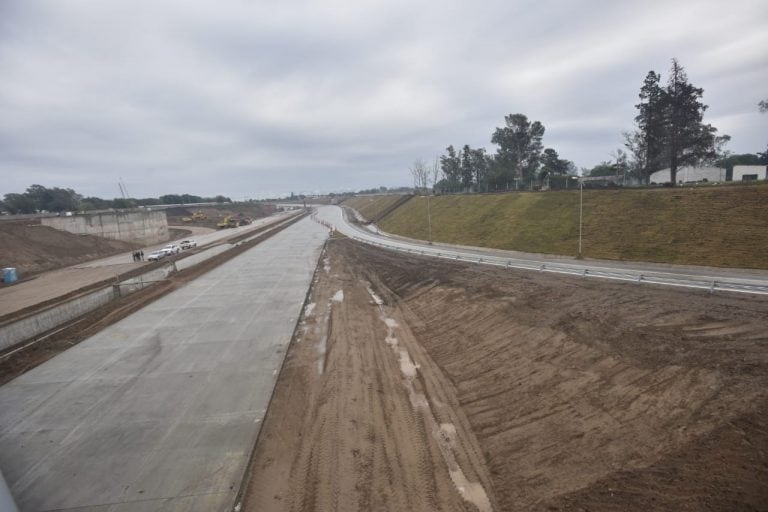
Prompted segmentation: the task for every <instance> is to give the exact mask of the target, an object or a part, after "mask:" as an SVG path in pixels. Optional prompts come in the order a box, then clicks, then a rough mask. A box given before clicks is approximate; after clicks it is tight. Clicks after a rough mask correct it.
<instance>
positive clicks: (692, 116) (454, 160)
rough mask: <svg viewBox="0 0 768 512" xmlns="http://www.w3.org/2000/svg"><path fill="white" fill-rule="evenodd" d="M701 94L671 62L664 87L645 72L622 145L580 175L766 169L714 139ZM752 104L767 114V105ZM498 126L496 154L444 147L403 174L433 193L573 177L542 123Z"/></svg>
mask: <svg viewBox="0 0 768 512" xmlns="http://www.w3.org/2000/svg"><path fill="white" fill-rule="evenodd" d="M703 94H704V90H703V89H702V88H699V87H695V86H693V85H692V84H691V83H690V82H689V81H688V77H687V75H686V73H685V69H684V68H683V67H682V66H681V65H680V63H679V62H678V61H677V59H672V66H671V68H670V72H669V77H668V79H667V81H666V83H662V77H661V75H660V74H659V73H657V72H655V71H649V72H648V74H647V76H646V77H645V81H644V82H643V85H642V87H641V89H640V95H639V96H640V103H638V104H637V105H636V108H637V112H638V113H637V116H636V117H635V122H636V128H635V130H633V131H631V132H627V133H624V139H625V148H620V149H617V150H616V151H614V152H613V153H612V155H611V156H612V159H611V160H607V161H604V162H601V163H600V164H598V165H597V166H595V167H593V168H592V169H582V170H581V174H582V175H589V176H613V175H617V174H618V175H623V176H626V177H630V178H634V179H636V180H637V181H640V182H643V183H648V181H649V178H650V176H651V174H653V173H654V172H656V171H658V170H661V169H666V168H669V169H670V175H671V176H670V178H671V181H672V182H673V183H674V182H676V181H677V170H678V169H679V168H681V167H683V166H698V165H711V164H714V165H718V166H721V167H726V169H728V170H729V171H730V169H732V167H733V165H734V164H736V165H739V164H744V165H750V164H768V149H766V152H765V153H758V154H743V155H731V154H729V153H728V152H727V151H725V150H724V147H725V145H726V144H727V143H728V141H729V140H730V139H731V137H730V136H728V135H718V134H717V128H715V127H714V126H712V125H711V124H707V123H704V121H703V119H704V113H705V112H706V110H707V108H708V106H707V105H705V104H704V103H703V102H702V97H703ZM758 107H759V108H760V111H761V112H768V100H763V101H761V102H760V103H759V104H758ZM504 121H505V125H504V126H503V127H500V128H496V130H495V131H494V132H493V134H492V136H491V143H493V144H495V145H497V150H496V153H495V154H492V155H490V154H487V153H486V150H485V148H471V147H470V146H469V145H465V146H464V147H463V148H462V149H461V150H460V151H457V150H456V149H455V148H454V147H453V146H452V145H451V146H448V147H447V148H446V154H444V155H442V156H440V158H439V160H438V161H437V162H435V163H434V164H432V165H428V164H426V163H425V162H424V161H423V160H417V161H416V162H414V164H413V166H412V167H411V169H410V170H411V174H412V176H413V178H414V185H415V186H416V187H417V188H423V189H426V188H427V182H428V181H431V184H432V185H433V186H434V189H435V190H436V191H437V192H468V191H480V192H485V191H491V190H504V189H510V188H513V189H514V188H522V187H525V188H527V184H528V183H529V182H530V181H532V180H539V181H542V180H546V181H547V183H548V185H549V186H550V187H551V188H563V187H564V186H567V184H568V178H570V176H573V175H576V174H577V169H576V166H575V165H574V164H573V162H571V161H569V160H565V159H561V158H560V156H559V155H558V153H557V151H556V150H554V149H553V148H546V149H545V148H544V145H543V142H542V141H543V137H544V132H545V128H544V125H543V124H542V123H541V122H540V121H532V122H531V121H529V120H528V118H527V117H526V116H525V115H524V114H511V115H508V116H506V117H505V118H504ZM625 149H626V150H625Z"/></svg>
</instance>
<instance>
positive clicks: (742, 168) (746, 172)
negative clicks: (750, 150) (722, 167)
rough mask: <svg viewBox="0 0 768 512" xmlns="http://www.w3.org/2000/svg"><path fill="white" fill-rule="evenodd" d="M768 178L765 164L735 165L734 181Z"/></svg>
mask: <svg viewBox="0 0 768 512" xmlns="http://www.w3.org/2000/svg"><path fill="white" fill-rule="evenodd" d="M766 179H768V167H766V166H765V165H734V166H733V181H756V180H766Z"/></svg>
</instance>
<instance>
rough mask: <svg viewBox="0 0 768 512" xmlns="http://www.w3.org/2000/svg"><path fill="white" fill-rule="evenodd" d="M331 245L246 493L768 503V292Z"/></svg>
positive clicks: (391, 504) (429, 506)
mask: <svg viewBox="0 0 768 512" xmlns="http://www.w3.org/2000/svg"><path fill="white" fill-rule="evenodd" d="M327 258H328V260H327V262H326V268H327V270H325V269H323V268H321V270H320V272H319V275H318V279H317V281H316V285H315V288H314V289H313V292H312V294H313V295H312V297H311V299H310V300H311V304H310V306H309V307H308V308H307V311H305V319H304V323H303V325H302V328H301V330H300V334H299V336H298V337H297V338H296V340H295V341H294V344H293V345H292V347H291V350H290V352H289V354H288V357H287V360H286V364H285V367H284V369H283V373H282V375H281V377H280V379H279V381H278V385H277V388H276V392H275V397H274V399H273V403H272V405H271V407H270V410H269V413H268V415H267V418H266V422H265V425H264V428H263V431H262V434H261V437H260V441H259V443H258V444H257V447H256V451H255V454H254V459H253V467H252V478H251V480H250V483H249V486H248V489H247V493H246V502H245V503H246V509H247V510H267V511H288V510H291V511H308V510H478V509H479V510H487V509H493V510H550V511H551V510H592V511H600V510H604V511H615V510H637V511H640V510H718V511H733V510H763V509H764V508H765V505H766V503H768V320H766V319H767V318H768V300H766V299H765V298H759V297H750V296H723V295H717V294H716V295H708V294H706V293H700V292H690V291H680V290H675V289H669V288H654V287H650V286H640V285H636V284H621V283H604V282H595V281H588V280H580V279H578V278H559V277H557V276H553V275H542V274H537V273H530V272H528V273H526V272H518V271H514V270H504V269H492V268H480V267H474V266H470V265H466V264H462V263H455V262H448V261H442V260H430V259H423V258H416V257H412V258H404V257H403V256H402V255H400V254H390V253H386V252H383V253H382V252H379V251H376V250H374V249H371V248H367V247H364V246H361V245H358V244H354V243H352V242H350V241H346V240H341V241H338V240H337V241H333V242H331V243H330V244H329V250H328V255H327ZM369 288H370V290H369ZM378 302H380V303H381V304H379V303H378Z"/></svg>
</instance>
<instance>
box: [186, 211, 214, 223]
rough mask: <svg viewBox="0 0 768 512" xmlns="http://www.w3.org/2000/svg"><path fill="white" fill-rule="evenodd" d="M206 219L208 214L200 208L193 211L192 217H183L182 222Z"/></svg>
mask: <svg viewBox="0 0 768 512" xmlns="http://www.w3.org/2000/svg"><path fill="white" fill-rule="evenodd" d="M205 220H208V216H207V215H206V214H204V213H203V212H202V211H200V210H197V211H196V212H195V213H193V214H192V216H191V217H182V218H181V221H182V222H202V221H205Z"/></svg>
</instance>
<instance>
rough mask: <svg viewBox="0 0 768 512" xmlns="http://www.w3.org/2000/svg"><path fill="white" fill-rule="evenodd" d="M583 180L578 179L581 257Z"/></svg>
mask: <svg viewBox="0 0 768 512" xmlns="http://www.w3.org/2000/svg"><path fill="white" fill-rule="evenodd" d="M583 219H584V180H579V258H581V227H582V225H583V224H584V223H583Z"/></svg>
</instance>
